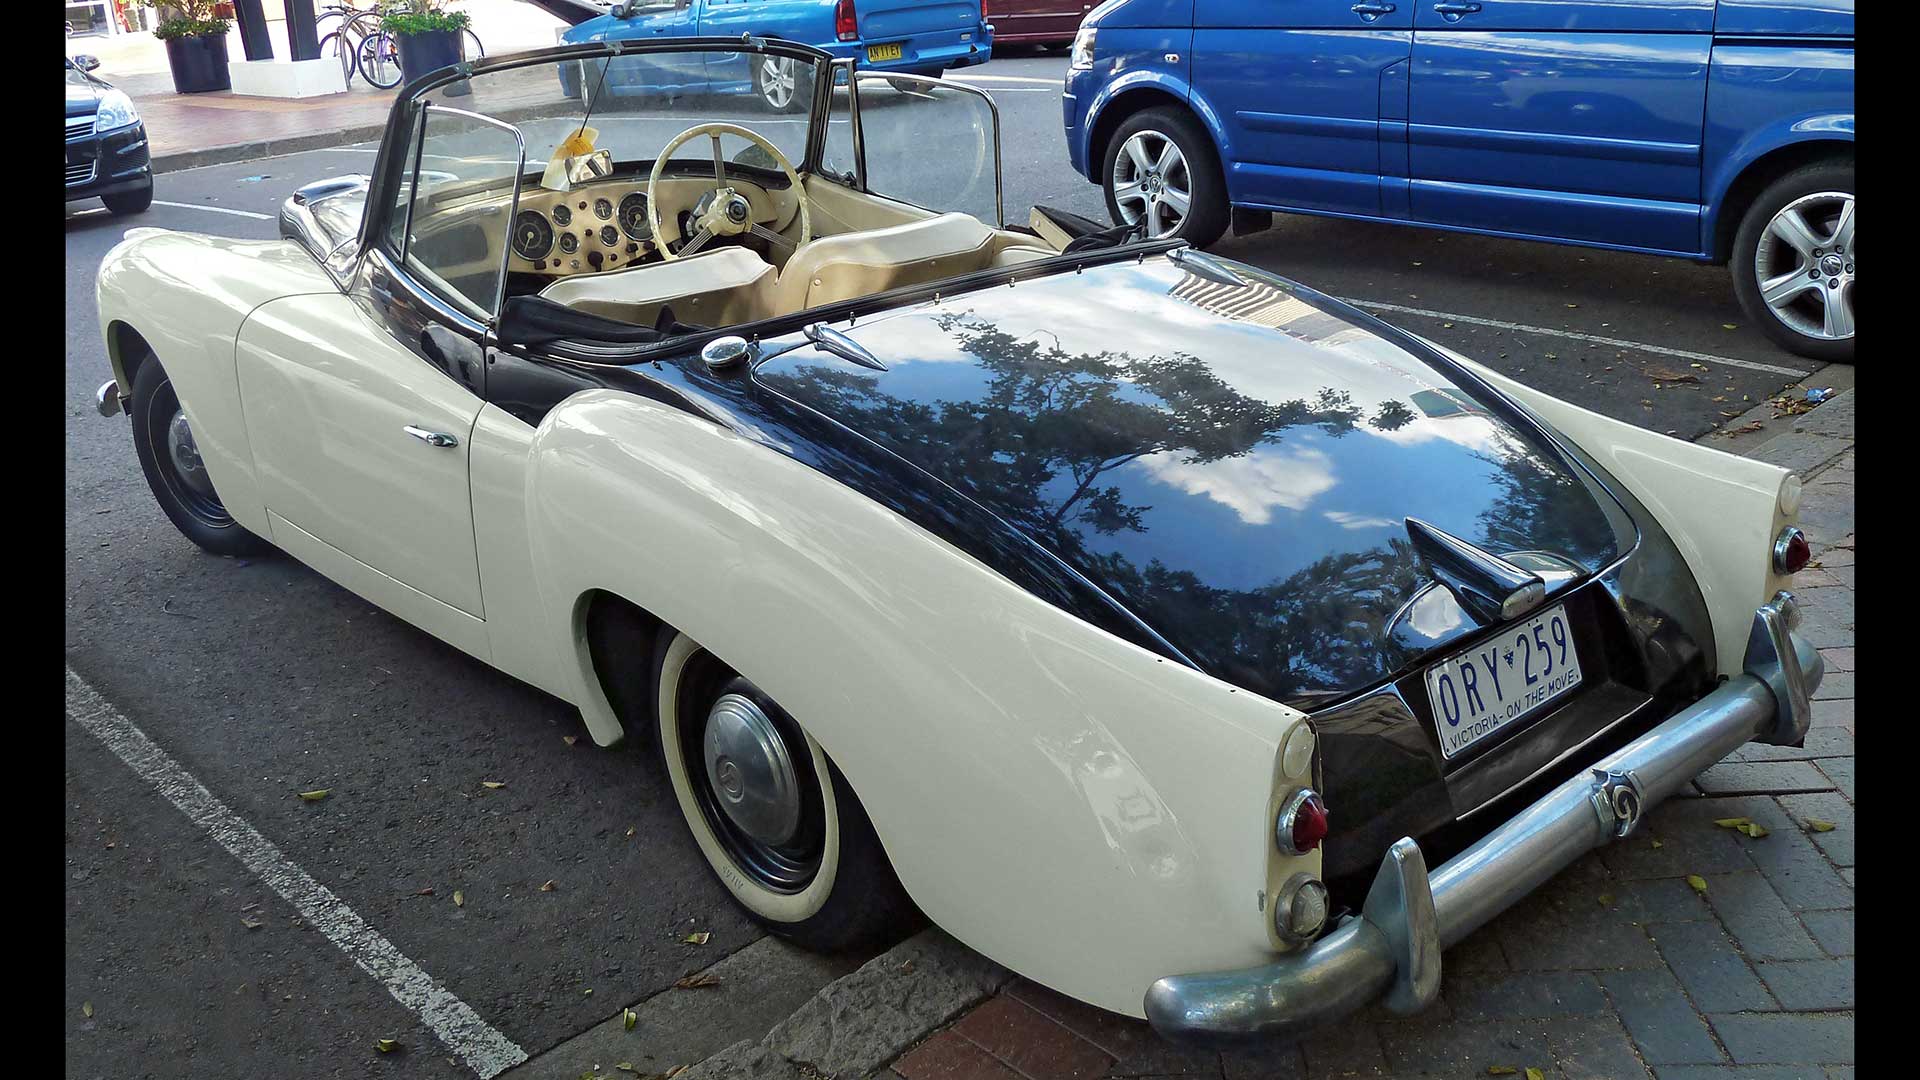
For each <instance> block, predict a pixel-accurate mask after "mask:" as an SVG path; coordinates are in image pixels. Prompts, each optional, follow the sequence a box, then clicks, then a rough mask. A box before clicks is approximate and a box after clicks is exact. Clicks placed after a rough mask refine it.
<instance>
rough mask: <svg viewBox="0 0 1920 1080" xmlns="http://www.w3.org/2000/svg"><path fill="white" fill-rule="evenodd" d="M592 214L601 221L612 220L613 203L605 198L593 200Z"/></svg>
mask: <svg viewBox="0 0 1920 1080" xmlns="http://www.w3.org/2000/svg"><path fill="white" fill-rule="evenodd" d="M593 216H594V217H597V218H599V219H600V220H601V221H612V220H613V203H612V202H610V201H608V200H606V199H595V200H593Z"/></svg>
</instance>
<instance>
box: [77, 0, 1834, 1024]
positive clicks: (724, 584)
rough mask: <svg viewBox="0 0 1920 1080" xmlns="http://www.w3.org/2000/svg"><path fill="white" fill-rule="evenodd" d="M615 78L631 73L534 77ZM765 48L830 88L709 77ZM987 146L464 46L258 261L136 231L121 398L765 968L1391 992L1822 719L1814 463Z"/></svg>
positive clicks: (1167, 1012) (112, 338) (114, 301)
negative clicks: (1453, 341) (1667, 434)
mask: <svg viewBox="0 0 1920 1080" xmlns="http://www.w3.org/2000/svg"><path fill="white" fill-rule="evenodd" d="M621 65H632V66H633V67H634V68H635V69H636V70H632V71H626V72H622V73H621V75H620V77H621V78H622V80H623V81H624V82H626V83H628V84H632V85H649V86H655V87H659V88H661V89H660V91H659V93H658V94H656V95H654V96H653V97H652V98H647V99H641V98H635V97H622V98H614V97H613V96H611V95H600V94H595V93H587V94H584V95H577V96H576V97H571V98H570V97H568V96H567V95H566V93H565V91H564V90H563V89H562V87H563V85H568V86H583V85H584V86H591V85H593V83H592V80H597V79H600V78H604V77H605V76H606V74H607V72H608V70H609V69H610V68H611V69H616V70H617V69H619V67H620V66H621ZM770 71H771V72H777V73H780V74H781V75H782V77H792V78H795V79H796V80H797V82H796V85H798V86H800V87H802V88H804V91H805V93H807V94H808V95H810V98H809V100H810V108H806V109H802V110H800V111H798V112H779V113H774V112H770V111H769V112H762V111H757V105H756V102H755V100H754V99H753V98H751V97H749V96H727V95H726V91H728V90H729V89H733V88H737V87H738V86H739V85H741V84H743V83H751V81H752V80H753V79H756V78H761V77H770V76H766V73H767V72H770ZM563 74H564V82H563ZM582 80H586V82H582ZM903 83H904V84H905V85H902V84H903ZM876 84H878V85H876ZM714 91H718V93H711V92H714ZM583 99H584V100H585V101H589V102H594V103H597V105H595V106H592V107H590V106H588V105H583V104H582V103H581V102H582V100H583ZM736 108H737V109H738V110H739V111H730V110H734V109H736ZM588 114H590V115H588ZM694 120H703V122H700V123H692V121H694ZM690 124H691V126H689V125H690ZM999 156H1000V147H999V130H998V121H997V116H996V114H995V112H994V109H993V106H992V103H991V101H990V100H989V99H988V98H987V97H986V96H985V95H983V94H981V93H980V92H978V91H977V90H973V89H971V88H968V87H964V86H959V85H953V84H948V83H941V82H937V81H934V80H918V81H915V80H913V79H910V78H907V77H903V76H898V75H888V76H886V77H885V78H884V79H879V78H878V77H866V76H863V75H861V74H860V73H858V72H856V71H854V70H853V69H851V68H850V67H848V66H846V65H845V64H842V63H835V62H830V61H829V59H828V58H827V57H826V56H825V55H824V54H822V53H819V52H816V51H814V50H812V49H809V48H806V47H803V46H798V45H792V44H787V43H783V42H778V41H762V40H759V39H752V38H743V39H710V38H695V39H683V40H664V41H655V42H647V43H644V44H643V43H634V42H619V43H614V44H605V43H603V44H597V45H591V46H587V45H581V46H569V47H564V48H558V49H552V50H546V51H543V52H537V53H523V54H519V55H515V56H510V57H505V58H489V59H487V60H483V61H479V62H475V63H473V64H471V65H462V66H459V67H457V68H448V69H445V70H443V71H440V72H436V73H434V74H431V75H428V76H426V77H424V78H422V79H420V80H419V81H417V82H415V83H413V84H412V85H410V86H409V87H407V88H406V90H405V91H403V92H402V93H401V94H400V96H399V99H398V100H397V101H396V102H395V103H394V107H393V113H392V117H391V119H390V120H389V122H388V125H387V129H386V136H385V142H384V144H383V146H382V148H381V150H380V152H379V154H378V156H377V157H376V159H375V161H374V166H373V172H372V174H371V175H370V176H356V177H348V178H343V179H340V180H334V181H327V182H323V183H319V184H314V185H310V186H308V187H306V188H303V189H301V190H300V191H299V192H297V193H296V194H294V195H293V197H292V198H291V199H290V200H288V202H287V204H286V206H285V209H284V211H283V214H282V218H281V224H282V230H281V231H282V233H283V234H284V238H283V239H279V240H272V241H241V240H227V239H220V238H216V237H210V236H198V235H191V234H187V233H178V232H169V231H165V230H160V229H134V230H132V231H131V232H129V233H128V234H127V239H126V241H125V242H124V243H122V244H120V245H119V246H118V247H116V248H115V249H114V250H113V251H112V253H111V254H109V255H108V256H107V258H106V261H105V263H104V265H103V266H102V268H101V270H100V278H99V303H100V323H101V326H103V327H104V328H105V335H106V342H107V347H108V350H109V353H110V355H111V357H112V363H113V369H114V376H115V378H114V380H113V381H112V382H111V383H108V384H107V385H106V386H104V387H102V388H101V397H100V405H101V410H102V412H104V413H106V414H108V415H115V414H117V413H122V412H124V413H125V414H126V415H127V416H128V417H129V418H130V420H131V427H132V434H133V439H134V444H135V446H136V448H137V449H138V452H139V458H140V463H141V465H142V467H143V468H144V469H145V471H146V474H147V477H148V479H149V481H150V482H151V484H152V488H153V492H154V495H155V497H156V498H157V499H158V500H159V501H160V504H161V506H162V507H163V508H164V509H165V510H166V512H167V514H168V515H169V516H170V517H171V518H172V519H173V521H174V522H175V523H176V524H177V525H178V526H179V528H180V530H181V532H183V533H185V534H186V536H187V537H188V538H189V539H190V540H192V541H193V542H195V543H197V544H199V545H200V546H201V547H203V548H205V549H207V550H208V551H212V552H220V553H229V554H234V553H240V552H250V551H255V550H259V549H263V548H265V547H267V546H268V545H271V546H272V547H275V548H278V549H279V550H281V551H284V552H286V553H287V554H289V555H291V556H293V557H294V558H296V559H299V560H300V561H302V562H304V563H306V564H307V565H309V566H311V567H313V568H314V569H315V570H317V571H319V572H320V573H322V574H324V575H326V576H327V577H329V578H331V579H333V580H334V581H336V582H338V583H340V584H341V585H342V586H344V587H345V588H348V589H351V590H353V591H354V592H355V593H358V594H359V595H361V596H363V597H365V598H367V599H368V600H369V601H371V602H372V603H375V604H378V605H379V606H381V607H383V608H385V609H386V610H387V611H390V612H392V613H393V614H395V615H397V616H399V617H400V618H402V619H405V620H407V621H408V622H410V623H412V624H414V625H415V626H417V627H419V628H420V629H422V630H424V631H425V632H427V633H429V634H432V635H434V636H436V637H439V638H441V639H443V640H445V641H447V642H449V643H451V644H452V645H454V646H456V647H457V648H460V649H462V650H464V651H466V652H468V653H470V654H472V655H473V656H475V657H478V658H480V659H481V660H484V661H486V662H487V663H490V664H492V665H494V666H496V667H498V668H500V669H501V670H503V671H506V672H508V673H510V674H512V675H514V676H516V677H518V678H520V679H523V680H525V681H527V682H529V683H532V684H533V685H535V686H538V687H540V688H542V689H544V690H546V691H548V692H550V693H553V694H556V695H558V696H559V697H561V698H563V699H565V700H566V701H568V702H570V703H572V704H574V705H576V706H578V708H579V709H580V711H581V713H582V715H583V716H584V717H585V721H586V725H587V727H588V729H589V730H590V731H591V732H592V734H593V737H594V739H595V740H596V741H598V742H599V743H600V744H602V745H610V744H612V743H615V742H618V741H619V740H620V739H621V738H623V737H625V736H627V735H630V734H631V735H635V736H637V737H639V738H642V739H647V740H651V741H653V742H656V743H657V744H658V747H659V751H660V753H661V754H662V755H663V757H664V759H665V761H666V764H667V770H668V773H669V775H670V777H671V780H672V784H673V787H674V791H675V794H676V795H677V797H678V802H679V806H680V808H681V810H682V812H683V813H684V816H685V819H686V823H687V826H688V828H689V829H691V830H692V833H693V835H694V837H695V838H696V839H697V840H698V842H699V847H700V850H701V851H702V852H703V853H704V854H705V856H706V858H707V860H708V861H709V862H710V863H711V864H712V868H713V872H714V873H715V874H716V875H717V876H718V878H719V879H720V881H722V882H724V883H725V886H726V887H727V888H728V889H729V890H731V892H732V894H733V895H734V896H735V897H736V898H737V899H738V900H739V902H740V903H741V904H742V905H744V906H745V907H746V908H747V909H748V910H750V911H751V912H752V913H753V914H754V916H756V917H757V918H758V919H760V920H761V921H763V922H764V923H765V924H766V925H767V926H768V927H769V928H770V929H771V930H773V931H774V932H776V933H779V934H782V935H784V936H786V937H789V938H791V939H793V940H795V941H798V942H801V943H804V944H808V945H812V946H817V947H822V948H832V947H836V946H841V945H845V944H847V943H849V942H852V941H856V940H860V939H873V938H875V937H878V936H881V935H885V934H887V933H888V932H889V931H890V930H892V929H893V928H895V927H897V926H898V925H899V924H900V921H901V920H902V919H903V918H911V917H912V913H913V910H914V909H915V908H917V909H918V910H919V911H920V912H922V913H924V914H925V915H926V916H927V917H929V918H930V919H932V920H933V921H934V922H935V923H938V924H939V925H940V926H942V927H944V928H945V929H946V930H948V931H949V932H951V933H952V934H953V935H954V936H955V937H957V938H959V939H960V940H961V941H963V942H965V943H967V944H968V945H970V946H972V947H973V948H975V949H978V950H979V951H980V952H982V953H984V954H986V955H987V956H989V957H992V958H993V959H995V960H997V961H1000V962H1001V963H1003V964H1005V965H1007V966H1009V967H1011V968H1013V969H1015V970H1016V971H1019V972H1021V973H1022V974H1024V975H1027V976H1029V977H1031V978H1033V979H1035V980H1037V981H1038V982H1041V983H1044V984H1046V985H1048V986H1051V987H1054V988H1056V989H1058V990H1060V991H1062V992H1064V993H1067V994H1070V995H1072V996H1074V997H1076V998H1080V999H1083V1000H1085V1001H1088V1002H1092V1003H1094V1004H1096V1005H1099V1006H1102V1007H1105V1008H1107V1009H1110V1010H1113V1011H1115V1012H1120V1013H1125V1014H1128V1015H1132V1016H1146V1017H1148V1018H1150V1019H1151V1020H1152V1022H1153V1023H1154V1024H1155V1025H1156V1026H1157V1027H1158V1028H1159V1029H1160V1030H1161V1031H1163V1032H1166V1033H1168V1034H1170V1035H1203V1034H1232V1033H1239V1034H1268V1035H1286V1036H1291V1035H1296V1034H1298V1033H1300V1032H1302V1031H1305V1030H1308V1029H1309V1028H1311V1027H1313V1026H1314V1025H1316V1024H1320V1023H1324V1022H1326V1021H1328V1020H1330V1019H1333V1018H1336V1017H1339V1016H1341V1015H1343V1014H1346V1013H1348V1012H1351V1011H1352V1010H1354V1009H1356V1008H1358V1007H1360V1006H1362V1005H1364V1004H1366V1003H1368V1002H1370V1001H1373V1000H1377V999H1382V998H1384V1000H1385V1002H1386V1004H1387V1005H1388V1006H1389V1007H1390V1008H1392V1009H1395V1010H1400V1011H1412V1010H1417V1009H1419V1008H1421V1007H1422V1006H1424V1005H1426V1004H1428V1003H1430V1002H1431V1001H1432V1000H1433V998H1434V996H1435V994H1436V993H1437V990H1438V986H1439V980H1440V970H1441V954H1442V950H1443V949H1445V948H1446V947H1447V946H1449V945H1451V944H1453V943H1455V942H1458V941H1459V940H1461V939H1462V938H1463V937H1465V936H1466V935H1468V934H1469V933H1471V932H1472V931H1473V930H1474V929H1475V928H1477V927H1479V926H1481V925H1482V924H1484V923H1486V922H1487V921H1488V920H1490V919H1493V918H1495V917H1496V916H1497V915H1498V914H1499V913H1500V912H1501V911H1502V910H1503V909H1505V908H1506V907H1508V906H1509V905H1511V904H1512V903H1513V902H1515V901H1516V900H1517V899H1519V898H1520V897H1522V896H1523V895H1525V894H1526V893H1527V892H1528V891H1530V890H1532V889H1533V888H1535V887H1537V886H1538V885H1539V884H1540V883H1542V882H1543V881H1545V880H1546V879H1547V878H1549V877H1550V876H1552V875H1553V874H1554V873H1555V872H1556V871H1557V870H1558V869H1560V868H1561V867H1563V866H1565V865H1566V864H1567V863H1569V862H1570V861H1572V860H1573V859H1575V858H1576V857H1578V856H1579V855H1580V854H1581V853H1582V852H1584V851H1587V850H1588V849H1590V848H1593V847H1595V846H1597V845H1600V844H1603V843H1606V842H1608V841H1609V840H1611V839H1613V838H1616V837H1620V836H1625V835H1627V834H1628V833H1629V832H1631V831H1632V830H1633V829H1634V827H1635V825H1636V823H1637V822H1639V821H1640V820H1641V818H1642V816H1643V815H1644V814H1645V813H1646V811H1647V808H1648V807H1650V806H1651V805H1653V804H1654V803H1657V802H1658V801H1660V800H1661V799H1663V798H1665V797H1667V796H1669V795H1671V794H1673V793H1674V792H1675V791H1677V790H1678V789H1680V788H1681V787H1682V786H1683V785H1684V784H1686V783H1687V781H1688V780H1689V779H1690V778H1691V777H1693V776H1694V775H1695V774H1696V773H1697V772H1699V771H1700V770H1701V769H1702V768H1704V767H1705V766H1707V765H1709V764H1711V763H1713V762H1715V761H1717V760H1719V759H1720V758H1721V757H1723V756H1724V755H1726V754H1727V753H1728V752H1730V751H1731V750H1733V749H1734V748H1735V747H1737V746H1739V745H1741V744H1742V743H1745V742H1747V741H1749V740H1756V739H1757V740H1760V741H1763V742H1771V743H1795V742H1797V741H1798V740H1800V739H1802V738H1804V736H1805V732H1806V728H1807V723H1808V714H1809V695H1810V692H1811V690H1812V689H1813V687H1814V686H1815V685H1816V684H1817V683H1818V681H1819V679H1820V674H1821V666H1820V659H1819V656H1818V654H1817V653H1816V652H1815V651H1814V650H1813V649H1811V648H1810V647H1808V646H1807V645H1806V644H1805V643H1804V642H1803V641H1800V640H1798V639H1796V638H1795V636H1794V635H1793V633H1792V628H1793V626H1794V622H1795V608H1794V604H1793V601H1792V597H1791V596H1790V595H1789V594H1787V593H1785V592H1783V591H1781V590H1782V588H1783V587H1784V586H1785V585H1786V584H1787V578H1788V576H1789V575H1790V574H1791V573H1792V572H1793V571H1794V570H1797V569H1798V568H1799V567H1800V566H1801V565H1802V564H1804V563H1805V561H1806V559H1807V555H1808V551H1807V545H1806V541H1805V539H1804V538H1803V537H1802V536H1801V535H1800V533H1799V532H1798V530H1796V529H1795V528H1793V526H1792V520H1793V516H1794V513H1795V510H1796V505H1797V503H1798V500H1799V482H1798V480H1797V479H1795V478H1794V477H1792V476H1790V475H1789V474H1787V473H1785V472H1783V471H1781V470H1779V469H1776V468H1774V467H1772V466H1769V465H1765V464H1761V463H1758V462H1755V461H1750V460H1746V459H1742V458H1737V457H1732V456H1729V455H1726V454H1723V453H1719V452H1717V451H1714V450H1710V449H1706V448H1703V447H1700V446H1695V445H1692V444H1688V443H1683V442H1678V441H1675V440H1672V439H1667V438H1664V437H1662V436H1659V435H1655V434H1651V433H1649V432H1647V431H1643V430H1641V429H1639V428H1637V427H1634V426H1632V425H1629V424H1624V423H1620V422H1617V421H1614V420H1610V419H1608V418H1606V417H1602V416H1599V415H1596V414H1594V413H1591V412H1588V411H1586V410H1584V409H1581V408H1578V407H1576V406H1573V405H1569V404H1567V403H1565V402H1562V401H1559V400H1556V399H1554V398H1551V397H1548V396H1545V395H1543V394H1541V393H1539V392H1537V391H1535V390H1532V389H1530V388H1528V387H1526V386H1524V385H1522V384H1520V383H1517V382H1514V381H1512V380H1510V379H1507V378H1505V377H1503V376H1501V375H1499V374H1496V373H1494V372H1492V371H1490V370H1488V369H1486V368H1484V367H1481V366H1480V365H1478V364H1475V363H1473V362H1472V361H1470V360H1468V359H1466V358H1464V357H1461V356H1459V355H1457V354H1455V353H1452V352H1449V351H1447V350H1445V349H1442V348H1440V347H1438V346H1435V345H1433V344H1431V343H1429V342H1426V341H1423V340H1421V339H1419V338H1417V337H1414V336H1412V335H1409V334H1407V333H1405V332H1402V331H1400V330H1396V329H1394V328H1393V327H1391V326H1388V325H1386V324H1384V323H1382V322H1380V321H1379V320H1377V319H1375V318H1372V317H1370V316H1368V315H1366V314H1364V313H1362V312H1360V311H1358V310H1355V309H1354V308H1352V307H1350V306H1348V305H1346V304H1344V303H1341V302H1339V301H1337V300H1334V299H1332V298H1330V297H1327V296H1324V295H1322V294H1320V293H1317V292H1315V291H1314V290H1313V289H1311V288H1309V287H1307V286H1305V285H1301V284H1298V283H1295V282H1292V281H1288V280H1285V279H1282V278H1278V277H1275V276H1273V275H1271V274H1267V273H1264V272H1262V271H1260V270H1257V269H1254V268H1252V267H1249V266H1244V265H1241V264H1238V263H1234V262H1231V261H1228V260H1225V259H1220V258H1215V257H1212V256H1208V255H1205V254H1201V253H1198V252H1196V251H1193V250H1192V249H1190V248H1188V247H1186V246H1185V245H1184V244H1183V243H1180V242H1167V241H1158V240H1148V239H1144V238H1141V237H1139V236H1136V235H1130V234H1129V233H1128V232H1127V230H1126V229H1125V228H1124V227H1108V226H1106V225H1104V224H1103V223H1098V222H1092V221H1088V220H1086V219H1084V218H1078V217H1076V216H1075V215H1072V214H1065V213H1061V212H1058V211H1054V210H1049V209H1047V208H1044V207H1036V208H1033V209H1032V210H1031V211H1030V212H1028V213H1027V214H1025V215H1024V217H1022V218H1021V219H1019V220H1018V221H1016V222H1015V223H1012V224H1009V223H1008V222H1007V221H1005V220H1004V219H1003V211H1002V207H1001V205H1000V203H1001V197H1000V191H999ZM1161 197H1163V198H1179V197H1180V193H1179V192H1178V191H1177V190H1176V188H1174V187H1172V186H1168V187H1166V188H1165V190H1164V191H1163V192H1162V193H1161ZM638 782H639V780H638V779H637V778H636V783H638Z"/></svg>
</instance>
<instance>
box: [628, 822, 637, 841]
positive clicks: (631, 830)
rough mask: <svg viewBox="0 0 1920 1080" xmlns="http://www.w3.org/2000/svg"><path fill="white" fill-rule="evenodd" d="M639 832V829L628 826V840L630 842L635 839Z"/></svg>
mask: <svg viewBox="0 0 1920 1080" xmlns="http://www.w3.org/2000/svg"><path fill="white" fill-rule="evenodd" d="M638 831H639V830H638V828H636V827H635V826H632V825H629V826H627V839H629V840H631V839H633V834H634V833H636V832H638Z"/></svg>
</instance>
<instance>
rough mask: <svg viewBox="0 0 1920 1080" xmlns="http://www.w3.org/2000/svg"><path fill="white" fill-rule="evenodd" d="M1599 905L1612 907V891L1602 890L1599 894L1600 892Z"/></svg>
mask: <svg viewBox="0 0 1920 1080" xmlns="http://www.w3.org/2000/svg"><path fill="white" fill-rule="evenodd" d="M1600 906H1601V907H1612V906H1613V894H1612V893H1610V892H1603V893H1601V894H1600Z"/></svg>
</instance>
